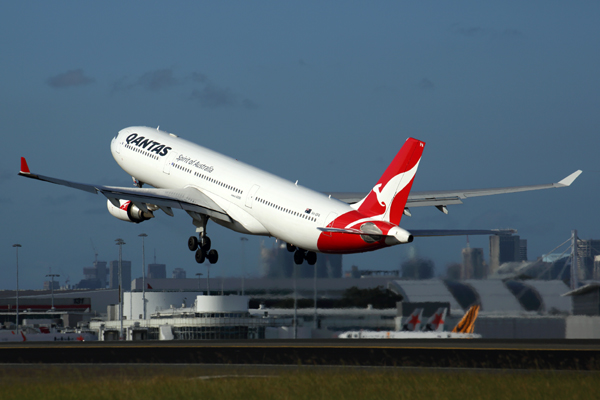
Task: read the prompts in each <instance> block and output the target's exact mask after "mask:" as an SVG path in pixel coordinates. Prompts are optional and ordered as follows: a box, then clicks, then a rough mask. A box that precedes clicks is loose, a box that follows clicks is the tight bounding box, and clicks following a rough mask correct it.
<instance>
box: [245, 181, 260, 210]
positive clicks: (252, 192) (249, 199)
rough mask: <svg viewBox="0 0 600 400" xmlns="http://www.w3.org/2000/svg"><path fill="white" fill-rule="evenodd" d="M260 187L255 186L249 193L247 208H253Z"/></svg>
mask: <svg viewBox="0 0 600 400" xmlns="http://www.w3.org/2000/svg"><path fill="white" fill-rule="evenodd" d="M258 189H260V186H258V185H254V186H252V188H251V189H250V191H249V192H248V196H246V207H248V208H252V203H253V202H254V197H255V196H256V192H258Z"/></svg>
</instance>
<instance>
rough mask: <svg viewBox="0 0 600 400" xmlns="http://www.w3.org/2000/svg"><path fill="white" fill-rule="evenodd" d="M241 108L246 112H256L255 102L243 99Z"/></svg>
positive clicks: (256, 105)
mask: <svg viewBox="0 0 600 400" xmlns="http://www.w3.org/2000/svg"><path fill="white" fill-rule="evenodd" d="M242 106H243V107H244V108H245V109H246V110H256V109H257V108H258V104H256V103H255V102H253V101H252V100H250V99H244V100H243V101H242Z"/></svg>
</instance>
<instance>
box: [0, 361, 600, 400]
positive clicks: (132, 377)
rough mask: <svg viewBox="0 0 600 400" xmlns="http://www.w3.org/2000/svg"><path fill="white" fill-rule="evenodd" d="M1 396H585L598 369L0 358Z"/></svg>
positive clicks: (595, 385)
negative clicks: (48, 362) (60, 362)
mask: <svg viewBox="0 0 600 400" xmlns="http://www.w3.org/2000/svg"><path fill="white" fill-rule="evenodd" d="M0 385H1V388H2V389H0V390H1V392H0V398H2V399H7V400H8V399H20V400H25V399H36V400H40V399H60V400H68V399H77V400H88V399H90V400H92V399H128V400H137V399H140V400H141V399H186V400H190V399H244V400H251V399H261V400H262V399H390V398H391V399H411V400H414V399H428V400H433V399H461V400H463V399H466V398H468V399H528V400H530V399H548V398H566V399H589V398H595V396H597V393H598V392H599V390H600V373H596V372H560V371H558V372H552V371H533V372H531V371H481V370H478V371H472V370H466V371H458V370H447V371H446V370H427V369H419V370H415V369H402V368H353V367H349V368H337V367H277V366H272V367H251V366H247V367H246V366H239V367H235V366H234V367H230V366H213V367H211V366H206V365H202V366H173V365H162V366H161V365H144V366H136V365H127V366H103V365H101V366H89V365H82V366H73V365H72V366H57V365H52V366H44V365H25V366H23V365H10V366H7V365H0Z"/></svg>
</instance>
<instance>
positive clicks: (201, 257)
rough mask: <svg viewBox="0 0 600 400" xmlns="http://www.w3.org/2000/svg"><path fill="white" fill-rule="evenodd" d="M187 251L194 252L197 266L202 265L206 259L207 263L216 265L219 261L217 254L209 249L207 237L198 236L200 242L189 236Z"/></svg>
mask: <svg viewBox="0 0 600 400" xmlns="http://www.w3.org/2000/svg"><path fill="white" fill-rule="evenodd" d="M188 249H190V250H191V251H195V252H196V255H195V258H196V262H197V263H198V264H202V263H203V262H204V261H205V260H207V259H208V262H209V263H211V264H216V263H217V261H218V260H219V253H218V252H217V251H216V250H215V249H212V250H211V249H210V238H209V237H208V236H200V240H198V238H197V237H196V236H190V238H189V239H188Z"/></svg>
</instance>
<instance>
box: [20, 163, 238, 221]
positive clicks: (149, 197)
mask: <svg viewBox="0 0 600 400" xmlns="http://www.w3.org/2000/svg"><path fill="white" fill-rule="evenodd" d="M19 175H21V176H24V177H26V178H31V179H37V180H40V181H44V182H50V183H54V184H57V185H62V186H68V187H71V188H74V189H79V190H83V191H85V192H88V193H94V194H97V193H102V194H103V195H104V196H106V198H107V199H108V200H110V202H111V203H113V204H114V205H115V207H119V199H122V200H130V201H131V202H132V203H134V204H135V205H136V206H138V208H140V209H141V210H144V209H147V206H146V205H147V204H152V205H156V206H158V207H159V208H160V209H161V210H163V211H164V212H165V213H166V214H168V215H171V216H173V212H172V209H173V208H178V209H182V210H185V211H190V212H196V213H200V214H204V215H208V216H209V217H214V218H217V219H220V220H223V221H227V222H231V218H230V217H229V215H227V213H226V212H225V210H223V209H222V208H221V207H219V206H218V205H217V204H216V203H215V202H214V201H213V200H212V199H211V198H210V197H208V196H207V195H205V194H204V193H202V192H201V191H199V190H197V189H195V188H192V187H188V188H182V189H154V188H148V189H144V188H128V187H118V186H104V185H92V184H87V183H78V182H71V181H66V180H63V179H57V178H52V177H48V176H44V175H39V174H33V173H31V172H30V171H29V167H28V166H27V162H26V161H25V158H23V157H21V171H20V172H19Z"/></svg>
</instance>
